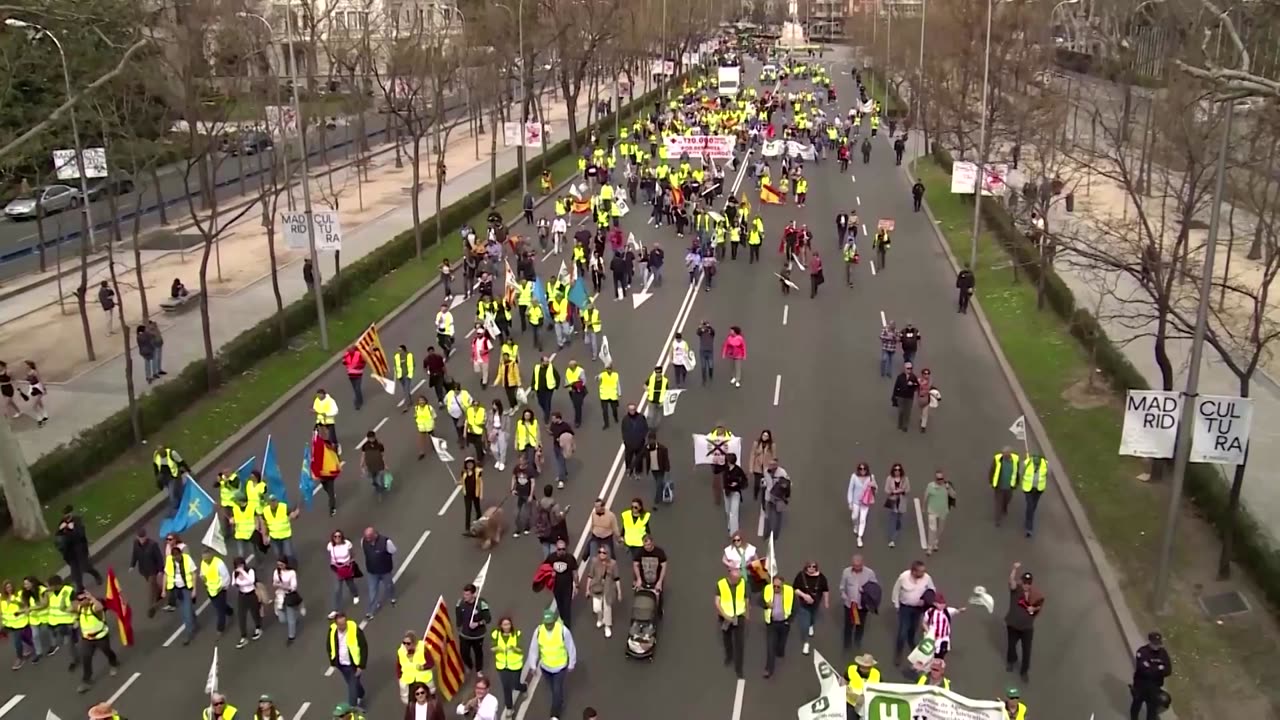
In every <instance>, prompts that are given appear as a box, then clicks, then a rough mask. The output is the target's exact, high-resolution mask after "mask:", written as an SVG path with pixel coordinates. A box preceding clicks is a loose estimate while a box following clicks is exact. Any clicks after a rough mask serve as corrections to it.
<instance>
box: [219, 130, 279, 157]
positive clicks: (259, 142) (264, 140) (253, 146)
mask: <svg viewBox="0 0 1280 720" xmlns="http://www.w3.org/2000/svg"><path fill="white" fill-rule="evenodd" d="M271 145H272V143H271V136H270V135H268V134H267V133H264V132H261V131H258V130H255V131H252V132H244V133H240V134H238V135H232V136H231V137H227V138H223V140H222V152H224V153H226V154H228V155H241V154H244V155H257V154H258V153H260V152H262V151H263V150H270V149H271Z"/></svg>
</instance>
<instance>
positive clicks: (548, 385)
mask: <svg viewBox="0 0 1280 720" xmlns="http://www.w3.org/2000/svg"><path fill="white" fill-rule="evenodd" d="M559 386H560V373H558V372H556V368H555V366H554V365H552V364H551V357H550V356H548V355H543V356H542V362H540V363H538V364H537V365H535V366H534V368H533V392H534V395H535V396H537V398H538V407H540V408H541V409H542V419H543V420H544V421H545V422H550V421H551V400H552V397H553V396H554V395H555V391H556V388H558V387H559Z"/></svg>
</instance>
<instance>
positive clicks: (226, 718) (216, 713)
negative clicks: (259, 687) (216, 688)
mask: <svg viewBox="0 0 1280 720" xmlns="http://www.w3.org/2000/svg"><path fill="white" fill-rule="evenodd" d="M237 712H239V710H238V709H237V708H236V706H235V705H232V704H231V703H229V702H227V696H226V695H223V694H222V693H218V692H216V693H213V694H211V695H210V696H209V707H207V708H205V709H204V710H203V711H202V712H201V713H200V717H202V718H203V719H204V720H235V717H236V713H237Z"/></svg>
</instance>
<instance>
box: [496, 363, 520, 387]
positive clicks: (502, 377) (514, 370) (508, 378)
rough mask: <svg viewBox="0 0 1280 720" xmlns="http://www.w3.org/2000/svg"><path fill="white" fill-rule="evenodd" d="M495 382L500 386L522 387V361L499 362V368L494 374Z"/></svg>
mask: <svg viewBox="0 0 1280 720" xmlns="http://www.w3.org/2000/svg"><path fill="white" fill-rule="evenodd" d="M493 384H494V385H497V386H498V387H515V388H518V387H520V386H521V383H520V361H519V360H512V361H511V362H499V363H498V370H497V372H496V373H494V375H493Z"/></svg>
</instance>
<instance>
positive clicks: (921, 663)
mask: <svg viewBox="0 0 1280 720" xmlns="http://www.w3.org/2000/svg"><path fill="white" fill-rule="evenodd" d="M937 649H938V647H937V641H935V640H934V639H933V638H931V637H929V636H928V635H925V636H924V639H922V640H921V641H920V644H919V645H916V646H915V647H914V648H912V649H911V652H910V653H908V654H907V664H908V665H910V666H911V667H913V668H915V669H916V671H917V672H924V671H925V670H926V669H927V668H928V667H929V663H931V662H933V654H934V653H935V652H937Z"/></svg>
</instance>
